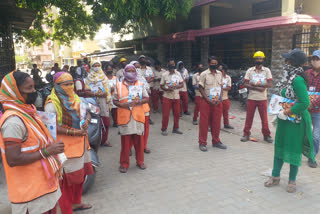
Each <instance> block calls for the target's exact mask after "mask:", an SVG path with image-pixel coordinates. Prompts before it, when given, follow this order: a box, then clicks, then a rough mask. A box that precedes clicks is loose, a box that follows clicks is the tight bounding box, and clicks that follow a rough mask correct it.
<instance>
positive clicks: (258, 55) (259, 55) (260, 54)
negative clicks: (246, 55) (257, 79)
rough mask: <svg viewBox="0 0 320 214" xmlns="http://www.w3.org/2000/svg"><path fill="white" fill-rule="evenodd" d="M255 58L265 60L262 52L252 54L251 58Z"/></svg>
mask: <svg viewBox="0 0 320 214" xmlns="http://www.w3.org/2000/svg"><path fill="white" fill-rule="evenodd" d="M257 57H261V58H266V56H265V55H264V53H263V52H262V51H257V52H255V53H254V55H253V58H257Z"/></svg>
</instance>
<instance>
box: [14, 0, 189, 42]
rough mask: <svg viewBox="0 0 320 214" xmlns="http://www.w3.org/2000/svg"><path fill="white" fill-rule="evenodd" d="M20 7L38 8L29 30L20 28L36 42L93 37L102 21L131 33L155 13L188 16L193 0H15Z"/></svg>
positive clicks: (113, 28) (172, 17)
mask: <svg viewBox="0 0 320 214" xmlns="http://www.w3.org/2000/svg"><path fill="white" fill-rule="evenodd" d="M15 2H16V5H17V6H18V7H21V8H29V9H32V10H34V11H35V12H36V18H35V20H34V23H33V26H32V28H31V29H29V30H25V31H17V32H16V33H18V35H21V36H22V37H24V38H25V39H27V40H28V41H30V42H31V43H32V44H33V45H40V44H41V43H43V42H44V41H45V39H49V38H50V39H52V40H58V41H60V42H61V43H62V44H68V43H70V41H71V40H73V39H77V38H78V39H86V38H87V37H89V38H91V39H92V38H93V37H94V35H95V32H96V31H97V30H98V29H99V27H100V26H101V24H103V23H105V24H110V25H111V28H112V30H113V31H114V32H120V33H121V32H122V33H128V32H130V31H132V30H133V29H135V27H137V26H141V25H144V24H146V23H148V22H149V21H150V20H152V18H153V17H156V16H158V17H160V18H163V19H165V20H168V21H170V20H174V19H175V18H176V17H177V16H178V15H182V16H187V14H188V13H189V11H190V9H191V7H192V5H193V0H37V1H34V0H15Z"/></svg>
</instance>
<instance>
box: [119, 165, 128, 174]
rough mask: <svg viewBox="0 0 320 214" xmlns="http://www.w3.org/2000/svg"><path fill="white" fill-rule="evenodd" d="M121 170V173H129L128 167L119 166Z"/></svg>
mask: <svg viewBox="0 0 320 214" xmlns="http://www.w3.org/2000/svg"><path fill="white" fill-rule="evenodd" d="M119 171H120V172H121V173H127V171H128V169H127V168H124V167H121V166H120V167H119Z"/></svg>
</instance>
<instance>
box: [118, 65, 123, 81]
mask: <svg viewBox="0 0 320 214" xmlns="http://www.w3.org/2000/svg"><path fill="white" fill-rule="evenodd" d="M123 70H124V69H123V68H121V69H120V70H119V71H117V74H116V76H117V79H118V81H120V82H121V81H122V80H123Z"/></svg>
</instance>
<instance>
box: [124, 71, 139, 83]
mask: <svg viewBox="0 0 320 214" xmlns="http://www.w3.org/2000/svg"><path fill="white" fill-rule="evenodd" d="M123 75H124V78H125V80H127V81H128V82H135V81H137V80H138V73H137V72H134V73H129V72H123Z"/></svg>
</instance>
